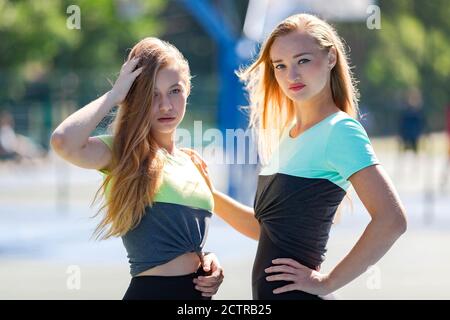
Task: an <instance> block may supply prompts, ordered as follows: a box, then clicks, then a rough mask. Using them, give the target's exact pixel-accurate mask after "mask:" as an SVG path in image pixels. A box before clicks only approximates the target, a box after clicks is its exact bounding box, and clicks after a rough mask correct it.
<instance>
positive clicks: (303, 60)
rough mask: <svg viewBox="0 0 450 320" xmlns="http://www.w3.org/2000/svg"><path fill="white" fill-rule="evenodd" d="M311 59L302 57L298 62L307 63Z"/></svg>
mask: <svg viewBox="0 0 450 320" xmlns="http://www.w3.org/2000/svg"><path fill="white" fill-rule="evenodd" d="M309 61H310V60H309V59H300V60H298V64H304V63H307V62H309Z"/></svg>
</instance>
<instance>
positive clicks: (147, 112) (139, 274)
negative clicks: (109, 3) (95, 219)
mask: <svg viewBox="0 0 450 320" xmlns="http://www.w3.org/2000/svg"><path fill="white" fill-rule="evenodd" d="M190 78H191V76H190V70H189V65H188V63H187V61H186V60H185V59H184V57H183V55H182V54H181V53H180V52H179V51H178V50H177V49H176V48H175V47H174V46H173V45H171V44H169V43H167V42H164V41H162V40H159V39H156V38H145V39H143V40H141V41H140V42H139V43H137V44H136V45H135V46H134V47H133V49H132V50H131V52H130V53H129V55H128V59H127V61H126V62H125V63H124V65H123V66H122V69H121V72H120V75H119V77H118V79H117V81H116V82H115V84H114V86H113V88H112V89H111V90H110V91H108V92H107V93H106V94H104V95H103V96H101V97H100V98H98V99H96V100H94V101H92V102H91V103H89V104H88V105H86V106H85V107H83V108H81V109H80V110H78V111H76V112H75V113H74V114H72V115H70V116H69V117H68V118H67V119H65V120H64V121H63V122H62V123H61V124H60V125H59V126H58V127H57V128H56V129H55V131H54V132H53V135H52V138H51V144H52V146H53V149H54V150H55V151H56V152H57V153H58V154H59V155H60V156H61V157H62V158H64V159H65V160H67V161H69V162H71V163H73V164H75V165H77V166H80V167H82V168H87V169H96V170H100V171H101V172H102V173H103V174H104V177H105V179H104V182H103V184H102V186H101V188H100V189H99V191H98V192H97V194H96V196H97V195H99V194H100V193H102V194H103V196H104V197H103V199H104V200H105V201H104V205H103V206H102V208H101V210H100V211H99V214H100V213H102V211H103V210H102V209H105V214H103V215H102V219H101V221H100V223H99V225H98V227H97V229H96V231H95V234H96V236H97V237H98V238H101V239H106V238H109V237H113V236H114V237H121V238H122V240H123V243H124V246H125V248H126V250H127V253H128V259H129V262H130V272H131V276H132V279H131V283H130V286H129V288H128V290H127V292H126V293H125V296H124V299H189V300H190V299H194V300H196V299H210V298H211V296H212V295H213V294H215V293H216V292H217V290H218V287H219V285H220V283H221V282H222V279H223V274H222V269H221V267H220V265H219V262H218V260H217V258H216V257H215V255H214V254H205V253H204V252H202V251H203V250H202V249H203V246H204V243H205V240H206V236H207V230H208V224H209V220H210V216H211V210H212V207H213V204H214V201H213V197H212V194H211V192H210V189H209V188H208V186H207V184H206V183H205V181H204V179H203V178H202V175H201V173H200V172H199V171H198V169H197V168H196V166H195V164H194V163H193V162H192V160H191V158H190V157H189V155H187V154H186V153H185V152H183V151H182V150H179V149H178V148H177V147H176V145H175V133H176V128H177V127H178V125H179V124H180V122H181V121H182V119H183V117H184V114H185V111H186V101H187V98H188V96H189V93H190ZM116 105H117V106H119V108H118V110H119V111H118V114H117V116H116V117H115V120H114V121H113V123H112V134H108V135H101V136H95V137H90V134H91V133H92V132H93V131H94V129H95V128H96V126H97V125H98V124H99V123H100V121H101V120H102V119H103V118H104V117H105V116H106V115H107V114H108V113H109V112H110V110H111V109H112V108H113V107H114V106H116ZM208 271H210V272H211V274H207V273H206V272H208Z"/></svg>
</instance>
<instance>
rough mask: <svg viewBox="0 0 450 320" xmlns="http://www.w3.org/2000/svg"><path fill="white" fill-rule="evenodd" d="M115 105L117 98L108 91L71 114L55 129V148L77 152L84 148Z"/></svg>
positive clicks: (53, 140)
mask: <svg viewBox="0 0 450 320" xmlns="http://www.w3.org/2000/svg"><path fill="white" fill-rule="evenodd" d="M115 105H116V100H115V98H114V96H113V94H112V93H111V91H108V92H107V93H105V94H104V95H102V96H101V97H99V98H97V99H96V100H94V101H92V102H90V103H89V104H87V105H86V106H84V107H83V108H81V109H79V110H78V111H76V112H74V113H73V114H71V115H70V116H69V117H67V118H66V119H65V120H64V121H63V122H62V123H61V124H60V125H59V126H58V127H57V128H56V129H55V131H53V134H52V138H51V143H52V146H53V147H54V149H55V150H57V151H63V150H65V152H72V151H75V152H76V151H77V150H79V149H80V148H82V147H83V146H84V145H85V144H86V143H87V141H88V138H89V136H90V134H91V133H92V131H94V130H95V128H96V126H97V125H98V124H99V123H100V121H102V119H103V118H104V117H105V116H106V115H107V114H108V112H109V111H110V110H111V109H112V108H113V107H114V106H115Z"/></svg>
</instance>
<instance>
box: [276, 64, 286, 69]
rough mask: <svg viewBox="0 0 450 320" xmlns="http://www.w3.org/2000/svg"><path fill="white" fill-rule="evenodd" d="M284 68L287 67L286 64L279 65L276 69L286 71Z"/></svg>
mask: <svg viewBox="0 0 450 320" xmlns="http://www.w3.org/2000/svg"><path fill="white" fill-rule="evenodd" d="M284 67H285V65H284V64H277V65H276V66H275V69H278V70H280V69H284Z"/></svg>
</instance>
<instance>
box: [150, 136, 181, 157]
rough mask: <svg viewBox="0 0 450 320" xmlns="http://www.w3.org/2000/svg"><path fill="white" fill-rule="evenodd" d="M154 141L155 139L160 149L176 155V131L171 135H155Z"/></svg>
mask: <svg viewBox="0 0 450 320" xmlns="http://www.w3.org/2000/svg"><path fill="white" fill-rule="evenodd" d="M153 139H155V141H156V143H157V144H158V146H159V147H160V148H163V149H165V150H166V151H167V152H168V153H170V154H172V155H173V154H174V153H175V149H176V148H175V131H173V132H171V133H158V134H153Z"/></svg>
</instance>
